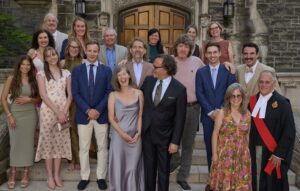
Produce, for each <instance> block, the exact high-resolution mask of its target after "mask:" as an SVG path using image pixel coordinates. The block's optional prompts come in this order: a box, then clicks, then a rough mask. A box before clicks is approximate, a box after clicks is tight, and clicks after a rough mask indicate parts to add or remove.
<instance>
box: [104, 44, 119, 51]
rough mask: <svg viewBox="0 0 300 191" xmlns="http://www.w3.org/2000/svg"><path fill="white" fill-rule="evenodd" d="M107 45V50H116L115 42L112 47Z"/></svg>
mask: <svg viewBox="0 0 300 191" xmlns="http://www.w3.org/2000/svg"><path fill="white" fill-rule="evenodd" d="M105 47H106V50H108V51H112V50H116V45H115V44H114V46H113V47H112V48H108V47H107V46H105Z"/></svg>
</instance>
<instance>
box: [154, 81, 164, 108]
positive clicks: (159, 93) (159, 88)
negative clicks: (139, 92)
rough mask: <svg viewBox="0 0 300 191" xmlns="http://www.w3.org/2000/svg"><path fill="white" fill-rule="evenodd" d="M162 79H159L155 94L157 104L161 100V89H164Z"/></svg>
mask: <svg viewBox="0 0 300 191" xmlns="http://www.w3.org/2000/svg"><path fill="white" fill-rule="evenodd" d="M162 83H163V81H162V80H159V84H158V86H157V87H156V91H155V95H154V105H155V106H157V105H158V104H159V102H160V96H161V90H162Z"/></svg>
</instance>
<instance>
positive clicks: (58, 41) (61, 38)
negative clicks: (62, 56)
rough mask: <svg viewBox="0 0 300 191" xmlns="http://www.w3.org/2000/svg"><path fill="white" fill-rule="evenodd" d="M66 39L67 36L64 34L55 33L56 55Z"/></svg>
mask: <svg viewBox="0 0 300 191" xmlns="http://www.w3.org/2000/svg"><path fill="white" fill-rule="evenodd" d="M67 38H68V35H67V34H66V33H62V32H60V31H57V34H56V39H55V49H56V51H57V52H58V53H60V52H61V46H62V42H63V41H64V40H65V39H67Z"/></svg>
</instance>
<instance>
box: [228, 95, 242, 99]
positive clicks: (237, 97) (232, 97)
mask: <svg viewBox="0 0 300 191" xmlns="http://www.w3.org/2000/svg"><path fill="white" fill-rule="evenodd" d="M241 98H242V95H241V94H237V95H234V94H233V95H231V96H230V99H241Z"/></svg>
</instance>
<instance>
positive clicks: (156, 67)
mask: <svg viewBox="0 0 300 191" xmlns="http://www.w3.org/2000/svg"><path fill="white" fill-rule="evenodd" d="M153 67H154V70H155V69H158V68H163V67H162V66H155V65H154V64H153Z"/></svg>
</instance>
